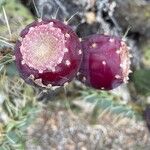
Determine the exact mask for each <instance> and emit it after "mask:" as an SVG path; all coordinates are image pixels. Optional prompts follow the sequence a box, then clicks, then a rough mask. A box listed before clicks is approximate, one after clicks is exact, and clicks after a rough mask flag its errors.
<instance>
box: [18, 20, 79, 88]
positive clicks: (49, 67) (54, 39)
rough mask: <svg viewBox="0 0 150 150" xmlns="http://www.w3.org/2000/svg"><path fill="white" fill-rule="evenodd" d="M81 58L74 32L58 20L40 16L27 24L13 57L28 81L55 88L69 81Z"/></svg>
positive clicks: (21, 73) (75, 71)
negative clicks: (39, 18)
mask: <svg viewBox="0 0 150 150" xmlns="http://www.w3.org/2000/svg"><path fill="white" fill-rule="evenodd" d="M81 59H82V51H81V44H80V41H79V39H78V37H77V35H76V33H75V32H74V31H73V30H72V29H71V28H70V27H69V26H68V25H65V24H64V23H62V22H61V21H58V20H55V19H51V20H40V21H34V22H33V23H31V24H30V25H28V26H27V27H26V28H25V29H24V30H23V31H22V32H21V33H20V38H19V40H18V41H17V43H16V46H15V61H16V66H17V68H18V70H19V73H20V75H21V77H22V78H23V79H24V80H25V81H26V82H27V83H29V84H32V85H36V86H39V87H43V88H55V87H56V86H63V85H64V84H67V83H68V82H70V81H71V80H72V79H73V78H74V77H75V76H76V73H77V72H78V69H79V66H80V63H81Z"/></svg>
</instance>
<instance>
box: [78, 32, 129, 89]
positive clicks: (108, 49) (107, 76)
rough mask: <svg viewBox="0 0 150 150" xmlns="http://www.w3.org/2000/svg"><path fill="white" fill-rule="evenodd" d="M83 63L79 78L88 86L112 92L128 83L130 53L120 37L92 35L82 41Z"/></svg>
mask: <svg viewBox="0 0 150 150" xmlns="http://www.w3.org/2000/svg"><path fill="white" fill-rule="evenodd" d="M81 43H82V50H83V61H82V64H81V67H80V70H79V73H78V76H77V78H78V79H79V80H80V81H82V82H83V83H85V84H86V85H88V86H90V87H93V88H96V89H102V90H111V89H114V88H116V87H118V86H119V85H120V84H122V83H123V82H125V83H126V82H127V80H128V74H129V73H130V72H131V71H130V70H129V68H130V59H129V56H130V55H129V51H128V47H127V45H126V43H125V42H124V41H123V40H122V39H121V38H119V37H114V36H107V35H99V34H95V35H91V36H88V37H85V38H84V39H83V40H82V42H81Z"/></svg>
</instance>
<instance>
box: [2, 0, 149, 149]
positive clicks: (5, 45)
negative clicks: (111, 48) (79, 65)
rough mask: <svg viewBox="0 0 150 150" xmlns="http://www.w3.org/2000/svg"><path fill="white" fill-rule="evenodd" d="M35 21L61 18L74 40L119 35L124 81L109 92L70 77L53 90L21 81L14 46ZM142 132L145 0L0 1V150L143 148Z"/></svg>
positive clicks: (145, 121) (145, 136)
mask: <svg viewBox="0 0 150 150" xmlns="http://www.w3.org/2000/svg"><path fill="white" fill-rule="evenodd" d="M37 18H48V19H50V18H56V19H59V20H61V21H67V22H68V24H69V25H70V26H71V27H72V28H73V30H74V31H76V33H77V34H78V36H79V37H81V38H82V37H84V36H87V35H90V34H95V33H101V34H109V35H116V36H122V37H123V36H125V37H126V42H127V44H128V46H129V47H130V53H131V54H132V55H133V57H132V58H131V62H132V63H131V69H132V71H133V73H132V74H130V76H129V78H130V79H129V83H128V84H125V85H122V86H120V87H118V88H117V89H115V90H112V91H100V90H95V89H92V88H88V87H85V86H84V85H83V84H81V83H80V82H79V81H77V80H74V81H72V82H71V83H70V84H69V85H68V86H66V87H65V88H59V89H57V90H53V91H51V90H49V91H42V90H40V89H37V88H35V87H32V86H30V85H27V84H26V83H24V81H23V80H22V79H21V78H20V77H19V75H18V73H17V70H16V67H15V64H14V61H13V49H14V45H15V42H16V40H17V39H18V37H19V33H20V31H21V30H22V29H24V28H25V26H26V25H28V24H29V23H31V22H32V21H34V20H36V19H37ZM149 131H150V1H149V0H132V1H131V0H124V1H123V0H0V150H37V149H38V150H56V149H58V150H107V149H109V150H110V149H111V150H116V149H117V150H128V149H130V150H135V149H138V150H141V149H143V150H149V149H150V133H149Z"/></svg>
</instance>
